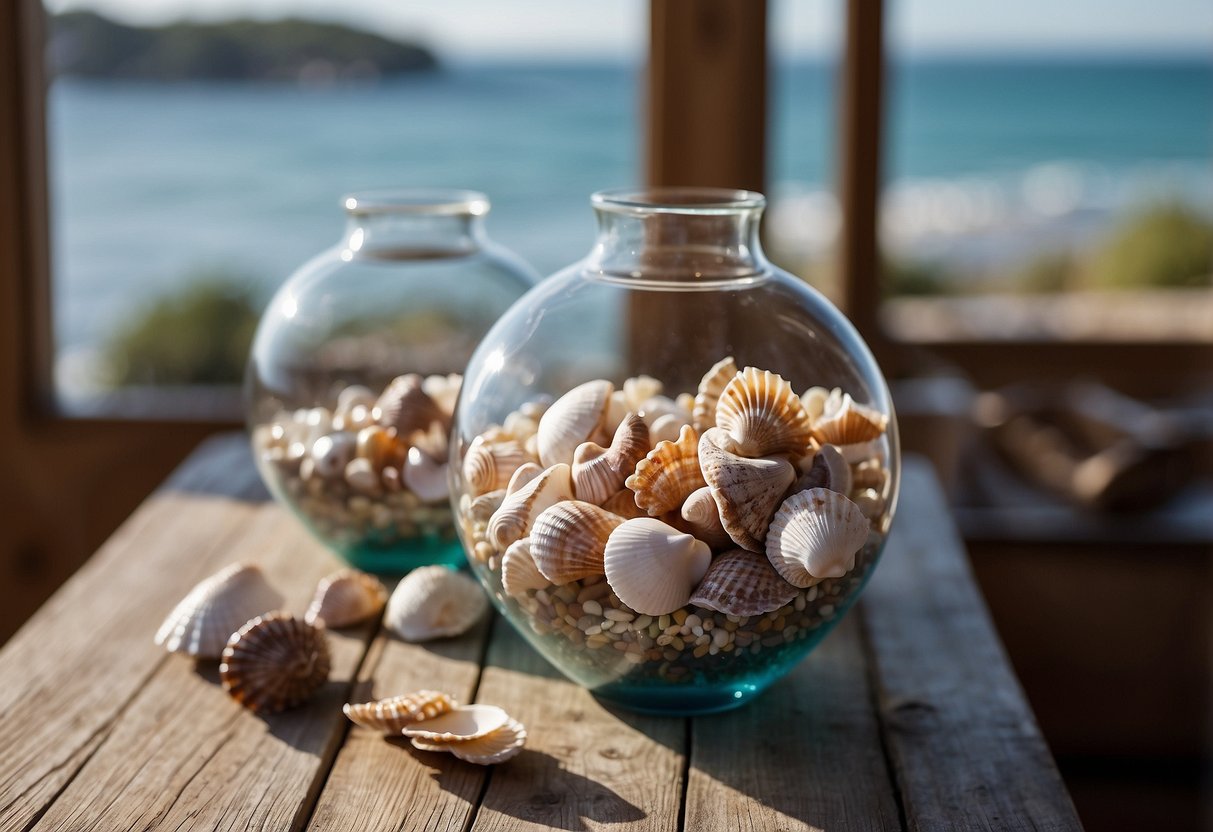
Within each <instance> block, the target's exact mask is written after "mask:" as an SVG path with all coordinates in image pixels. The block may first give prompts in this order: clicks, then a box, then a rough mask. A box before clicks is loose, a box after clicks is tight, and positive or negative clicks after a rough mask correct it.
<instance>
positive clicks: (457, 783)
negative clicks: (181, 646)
mask: <svg viewBox="0 0 1213 832" xmlns="http://www.w3.org/2000/svg"><path fill="white" fill-rule="evenodd" d="M902 493H903V497H902V505H901V508H900V511H899V513H898V518H897V523H896V526H895V529H894V533H893V535H892V538H891V540H890V543H889V545H888V548H887V551H886V554H885V559H884V562H883V563H882V564H881V565H880V567H879V569H877V572H876V576H875V578H874V579H873V581H872V583H871V585H870V586H869V587H868V589H867V591H866V594H865V596H864V598H863V600H862V602H861V604H860V605H859V607H857V609H856V610H855V612H853V613H852V614H851V615H850V616H849V617H848V618H847V619H846V620H845V621H844V622H843V623H842V624H841V625H840V626H839V627H838V629H837V630H836V631H835V632H834V633H833V634H832V635H830V637H829V638H827V639H826V640H825V642H824V643H823V644H822V645H821V647H819V648H818V649H817V650H816V651H815V652H814V653H813V654H812V655H811V656H810V657H809V658H808V659H807V660H806V661H805V662H804V663H803V664H801V665H800V666H799V667H798V668H797V669H796V670H795V671H794V672H793V673H792V674H791V675H790V676H789V677H787V678H786V679H784V680H783V681H781V682H779V683H778V684H776V685H775V686H774V687H773V688H772V689H771V690H770V691H769V692H768V693H766V694H765V695H764V696H762V697H761V698H759V699H758V700H756V701H755V702H754V703H752V704H751V705H749V706H748V707H746V708H744V709H742V710H740V711H736V712H733V713H729V714H724V715H720V716H709V717H699V718H693V719H676V718H663V717H648V716H637V715H634V714H630V713H625V712H621V711H616V710H612V709H609V708H606V707H604V706H603V705H601V704H600V703H599V702H598V701H597V700H595V699H594V697H593V696H591V695H590V694H589V693H587V692H586V691H585V690H583V689H581V688H579V687H577V686H575V685H573V684H571V683H569V682H567V681H566V680H564V678H563V677H561V676H559V675H558V674H557V673H556V672H555V671H554V670H553V669H552V668H550V667H549V666H548V665H547V664H546V663H545V662H544V661H543V660H542V659H541V658H539V657H538V656H537V655H536V654H535V653H533V652H532V651H531V649H530V648H529V647H528V646H526V644H525V643H524V642H522V641H521V640H520V639H519V638H518V637H517V636H516V635H515V634H514V632H513V631H512V629H511V628H510V627H509V626H508V625H506V624H505V623H504V622H503V621H501V620H499V619H496V620H492V621H485V622H484V623H483V624H482V625H481V626H480V627H479V628H478V629H476V630H475V631H474V632H472V633H469V634H467V635H466V636H464V637H461V638H458V639H452V640H446V641H440V642H436V643H432V644H429V645H411V644H405V643H403V642H401V641H398V640H396V639H394V638H392V637H389V636H388V635H386V634H385V633H383V632H379V631H378V630H377V628H372V627H368V628H365V629H363V630H360V631H354V632H350V631H343V632H340V633H338V632H334V633H331V634H330V640H331V646H332V649H333V673H332V677H331V680H330V682H329V683H328V685H327V686H326V687H324V688H323V689H322V692H321V693H320V695H318V696H317V697H316V698H315V699H314V700H312V701H311V702H310V703H309V704H308V705H306V706H304V707H302V708H298V709H296V710H293V711H289V712H286V713H283V714H280V715H275V716H270V717H265V718H259V717H257V716H254V715H253V714H251V713H249V712H248V711H245V710H243V709H242V708H240V707H239V706H238V705H237V704H236V703H235V702H233V701H232V700H231V699H229V698H228V697H227V696H226V695H225V694H224V693H223V691H222V689H221V688H220V687H219V685H218V682H217V669H216V664H215V663H214V662H206V663H201V664H198V665H197V666H195V664H194V663H193V662H192V661H189V660H186V659H184V658H183V657H181V656H170V655H166V654H165V653H164V652H163V650H161V649H160V648H158V647H156V646H155V645H153V643H152V636H153V634H154V633H155V631H156V628H157V626H158V625H159V623H160V621H161V619H162V618H163V617H164V615H165V614H166V613H167V612H168V610H169V609H170V608H171V607H172V606H173V604H175V603H176V601H177V600H178V599H179V598H180V597H181V596H182V595H184V594H185V592H186V591H187V590H188V589H189V588H190V587H191V586H192V585H193V584H194V583H195V582H197V581H198V580H200V579H201V578H204V577H206V576H207V575H209V574H211V573H212V572H214V571H216V570H217V569H218V568H219V567H221V566H223V565H224V564H227V563H230V562H232V561H235V560H250V561H255V562H258V563H260V564H261V565H262V566H263V568H264V569H265V570H266V571H267V573H268V575H269V577H270V579H271V580H272V581H273V582H274V584H275V585H277V586H278V587H279V588H280V589H281V590H282V591H283V592H284V593H285V594H286V596H287V603H288V606H289V608H290V609H292V610H294V611H295V612H302V611H303V609H304V607H305V606H306V603H307V600H308V598H309V597H310V595H311V593H312V590H313V588H314V586H315V584H316V582H317V581H318V580H319V579H320V578H321V577H322V576H323V575H325V574H326V573H328V572H329V571H331V570H333V569H334V568H336V567H337V566H338V563H337V561H336V559H335V558H334V557H333V556H332V555H330V554H328V553H327V552H326V551H325V550H324V549H322V548H321V547H320V546H319V545H318V544H316V543H313V542H312V541H311V540H310V539H309V538H308V537H307V536H306V534H305V533H304V531H303V530H302V529H301V528H300V527H299V526H298V524H297V523H296V521H295V520H294V519H293V518H291V517H290V516H289V515H288V514H287V513H286V512H285V511H284V510H282V509H281V508H279V507H278V506H276V505H274V504H272V503H270V502H268V501H267V500H266V498H265V496H264V492H263V491H262V488H261V486H260V484H259V483H258V482H257V479H256V475H255V473H254V471H253V467H252V464H251V461H250V459H249V456H248V453H247V450H246V446H245V443H244V441H243V439H242V438H238V437H225V438H221V439H218V440H215V441H212V442H211V443H209V444H207V445H205V446H203V447H202V448H201V449H200V450H199V451H198V452H197V453H196V454H195V455H194V456H193V457H192V458H191V459H190V460H189V461H188V462H187V463H186V464H185V465H184V466H182V468H181V469H180V470H179V471H178V473H177V474H176V475H174V476H173V477H172V478H171V479H170V480H169V482H168V483H166V484H165V486H164V487H163V488H162V489H160V490H159V491H158V492H157V493H156V494H155V495H154V496H153V497H151V498H150V499H149V500H148V501H147V502H146V503H145V504H144V505H143V506H142V507H141V508H140V509H139V511H137V512H136V513H135V515H134V516H133V517H131V518H130V520H129V521H128V522H127V523H126V524H125V525H124V526H123V527H122V528H121V529H120V530H119V531H118V532H117V533H116V534H115V535H114V536H113V538H112V539H111V540H110V541H109V542H108V543H107V544H106V545H105V546H104V547H103V548H102V549H101V550H100V551H99V552H98V553H97V554H96V556H94V557H93V558H92V560H90V561H89V562H88V564H87V565H86V566H85V567H84V568H83V569H81V570H80V572H79V573H78V574H77V575H76V576H75V577H74V578H72V580H71V581H69V582H68V583H67V584H66V585H65V586H64V587H63V588H62V589H61V590H60V591H59V592H58V593H57V594H56V595H55V596H54V597H53V598H52V599H51V600H50V601H49V602H48V603H47V604H46V605H45V606H44V607H43V608H42V609H41V610H40V611H39V612H38V614H37V615H36V616H35V617H34V618H33V619H32V620H31V621H30V622H28V623H27V624H26V626H25V627H24V629H22V630H21V631H20V632H19V633H18V634H17V635H16V636H15V637H14V638H13V639H12V641H11V642H10V643H9V644H8V645H7V646H5V647H4V649H3V651H0V829H3V830H6V832H7V830H28V829H37V830H72V831H73V832H75V830H104V832H111V831H112V830H127V829H138V830H142V829H171V830H179V829H206V830H211V829H223V830H229V829H230V830H244V829H261V830H288V829H290V830H297V829H315V830H358V832H369V830H381V829H382V830H388V829H390V830H420V829H433V830H448V829H449V830H500V829H511V830H521V829H564V830H581V829H618V830H637V829H646V830H648V829H652V830H679V829H687V830H723V829H730V830H743V829H754V830H776V829H779V830H793V829H827V830H834V829H847V830H853V829H964V830H968V829H1049V830H1053V829H1078V828H1080V825H1079V822H1078V819H1077V816H1076V815H1075V813H1074V809H1073V806H1072V804H1071V802H1070V798H1069V795H1068V794H1067V792H1066V790H1065V788H1064V786H1063V785H1062V782H1061V779H1060V777H1059V775H1058V773H1057V770H1056V768H1055V767H1054V765H1053V761H1052V759H1051V757H1050V756H1049V752H1048V749H1047V748H1046V746H1045V743H1044V741H1043V740H1042V738H1041V736H1040V734H1039V732H1038V730H1037V728H1036V724H1035V721H1034V719H1033V716H1032V713H1031V711H1030V709H1029V708H1028V705H1027V703H1026V702H1025V701H1024V698H1023V695H1022V693H1021V691H1020V688H1019V684H1018V682H1017V681H1016V679H1015V676H1014V674H1013V673H1012V671H1011V669H1010V666H1009V665H1008V663H1007V660H1006V657H1005V655H1004V653H1003V650H1002V647H1001V645H1000V644H999V641H998V637H997V636H996V635H995V633H994V631H993V629H992V628H991V625H990V621H989V618H988V616H987V613H986V610H985V607H984V605H983V603H982V600H981V597H980V595H979V593H978V591H977V589H976V587H975V586H974V583H973V580H972V577H971V575H970V572H969V569H968V566H967V563H966V559H965V555H964V551H963V548H962V546H961V544H960V542H959V540H958V538H957V536H956V533H955V530H954V528H953V525H952V523H951V521H950V520H949V517H948V514H947V511H946V509H945V506H944V502H943V499H942V497H941V495H940V492H939V489H938V487H937V486H936V484H935V481H934V479H933V477H932V475H931V474H930V472H929V469H928V467H927V466H926V465H925V464H924V463H923V462H922V461H920V460H917V459H909V460H907V462H906V465H905V474H904V482H903V490H902ZM421 687H427V688H440V689H443V690H446V691H448V692H449V693H452V694H454V695H455V696H457V697H458V698H459V699H461V700H462V701H467V702H471V701H484V702H491V703H495V704H499V705H502V706H504V707H505V708H506V709H507V710H508V711H510V712H511V713H512V714H514V715H515V716H517V717H518V718H520V719H522V720H523V721H524V722H525V723H526V724H527V726H528V729H529V732H530V740H529V742H528V744H527V747H526V749H525V750H524V751H523V753H522V754H520V755H519V756H518V757H516V758H514V759H513V760H512V761H510V762H508V763H506V764H504V765H501V766H498V767H496V768H482V767H479V766H474V765H471V764H468V763H464V762H461V761H459V760H456V759H454V758H453V757H451V756H450V755H447V754H436V753H430V752H423V751H416V750H414V749H413V748H411V746H409V745H407V744H406V743H405V742H403V741H402V740H384V739H383V738H382V737H380V736H378V735H376V734H374V733H372V732H369V731H366V730H364V729H361V728H354V727H351V726H350V725H349V724H348V723H347V721H346V720H345V717H344V716H342V713H341V705H342V703H344V702H346V701H364V700H366V699H369V698H372V697H380V696H387V695H392V694H396V693H402V692H405V691H409V690H413V689H416V688H421Z"/></svg>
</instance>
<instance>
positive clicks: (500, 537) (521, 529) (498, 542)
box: [486, 462, 573, 552]
mask: <svg viewBox="0 0 1213 832" xmlns="http://www.w3.org/2000/svg"><path fill="white" fill-rule="evenodd" d="M511 485H513V481H511ZM572 498H573V479H572V474H571V472H570V470H569V466H567V465H565V464H564V463H563V462H561V463H557V464H556V465H553V466H552V467H551V468H548V469H547V470H546V471H544V472H543V473H542V474H540V475H539V476H537V477H535V478H534V479H533V480H530V481H529V482H527V483H526V485H523V486H522V487H520V488H519V489H518V490H516V491H507V493H506V497H505V499H504V500H503V501H502V503H501V507H500V508H499V509H497V511H496V512H494V513H493V516H492V518H490V520H489V525H488V529H487V530H486V536H487V537H488V540H489V543H491V544H493V546H494V547H496V549H497V550H498V551H500V552H504V551H505V550H506V547H508V546H509V545H510V544H511V543H513V542H514V541H515V540H518V539H519V538H523V537H526V536H527V534H528V533H529V532H530V529H531V524H532V523H534V522H535V518H536V517H538V516H539V515H540V514H542V513H543V512H544V511H545V510H546V509H548V508H550V507H551V506H553V505H555V504H556V503H558V502H560V501H561V500H571V499H572Z"/></svg>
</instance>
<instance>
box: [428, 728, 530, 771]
mask: <svg viewBox="0 0 1213 832" xmlns="http://www.w3.org/2000/svg"><path fill="white" fill-rule="evenodd" d="M526 737H527V734H526V727H525V726H524V725H523V724H522V723H521V722H519V721H518V720H516V719H512V718H511V719H509V720H507V721H506V723H505V725H502V726H501V727H500V728H498V729H497V730H496V731H493V732H492V733H491V734H487V735H486V736H483V737H477V738H476V739H472V740H463V741H462V742H453V743H446V744H445V746H444V748H443V750H445V751H449V752H450V753H451V754H453V755H455V756H456V757H458V758H459V759H460V760H464V761H465V762H469V763H475V764H476V765H478V766H491V765H496V764H497V763H504V762H505V761H506V760H508V759H510V758H511V757H515V756H517V755H518V753H519V752H520V751H522V746H524V745H525V744H526ZM418 739H419V738H416V737H415V738H413V745H414V746H417V747H421V746H418V745H417V742H418ZM428 750H431V751H432V750H435V749H434V748H433V747H431V748H429V749H428Z"/></svg>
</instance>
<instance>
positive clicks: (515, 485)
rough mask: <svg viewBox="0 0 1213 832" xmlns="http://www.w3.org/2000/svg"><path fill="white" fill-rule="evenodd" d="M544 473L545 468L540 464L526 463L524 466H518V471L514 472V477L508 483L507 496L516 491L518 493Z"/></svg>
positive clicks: (506, 487)
mask: <svg viewBox="0 0 1213 832" xmlns="http://www.w3.org/2000/svg"><path fill="white" fill-rule="evenodd" d="M543 472H544V467H543V466H542V465H540V464H539V463H538V462H524V463H523V464H522V465H520V466H518V470H517V471H515V472H514V474H513V476H511V477H510V481H509V482H508V483H506V486H505V493H506V495H507V496H508V495H510V494H513V493H514V492H515V491H518V490H519V489H520V488H522V487H523V486H524V485H526V484H527V483H528V482H530V481H531V480H533V479H535V477H537V476H539V475H540V474H542V473H543Z"/></svg>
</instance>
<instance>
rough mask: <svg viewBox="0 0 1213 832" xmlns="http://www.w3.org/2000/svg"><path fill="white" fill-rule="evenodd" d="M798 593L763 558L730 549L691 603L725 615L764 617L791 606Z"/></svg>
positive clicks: (701, 585) (702, 583)
mask: <svg viewBox="0 0 1213 832" xmlns="http://www.w3.org/2000/svg"><path fill="white" fill-rule="evenodd" d="M797 592H798V590H797V588H796V587H794V586H792V585H791V584H790V583H788V582H787V581H785V580H784V579H783V578H781V577H780V576H779V573H778V572H776V571H775V570H774V569H773V568H772V567H771V562H770V561H769V560H767V559H766V557H764V556H763V555H760V554H758V553H756V552H747V551H746V550H745V549H731V550H729V551H727V552H725V553H724V554H722V555H720V556H719V557H718V558H716V560H714V561H712V565H711V566H709V567H708V571H707V574H706V575H704V576H703V580H702V581H700V583H699V586H698V587H696V588H695V592H694V594H692V595H691V603H692V604H695V605H696V606H699V607H705V608H707V609H709V610H716V611H717V612H722V613H724V614H725V615H743V616H746V615H762V614H763V613H768V612H771V611H772V610H777V609H779V608H780V607H782V606H785V605H787V604H790V603H791V602H792V601H793V600H794V599H795V598H796V595H797Z"/></svg>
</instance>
